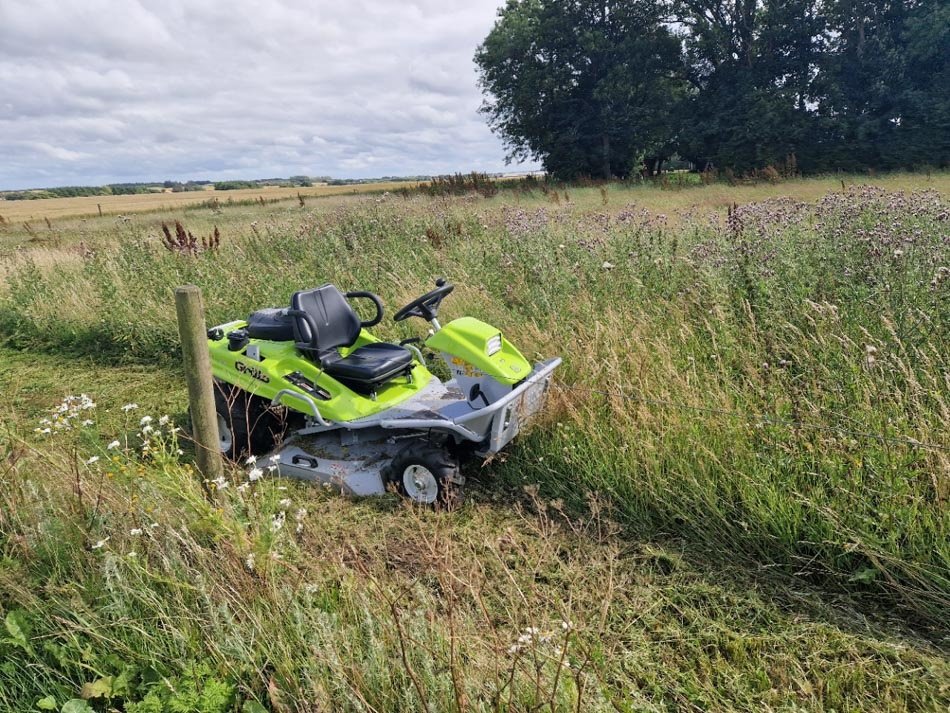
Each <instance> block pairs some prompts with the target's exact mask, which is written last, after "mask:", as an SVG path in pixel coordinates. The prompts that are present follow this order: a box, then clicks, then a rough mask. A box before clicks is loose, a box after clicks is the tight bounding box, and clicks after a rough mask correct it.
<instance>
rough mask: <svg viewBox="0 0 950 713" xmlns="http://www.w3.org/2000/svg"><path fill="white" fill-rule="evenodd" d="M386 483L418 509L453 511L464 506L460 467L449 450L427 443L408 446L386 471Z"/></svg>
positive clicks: (415, 443) (462, 479)
mask: <svg viewBox="0 0 950 713" xmlns="http://www.w3.org/2000/svg"><path fill="white" fill-rule="evenodd" d="M385 476H386V481H387V482H388V483H390V484H391V485H392V486H393V487H394V488H395V489H396V491H397V492H398V493H399V494H400V495H402V496H403V497H405V498H408V499H409V500H411V501H412V502H413V503H416V504H418V505H428V506H432V507H444V508H447V509H452V508H455V507H457V506H458V505H460V504H461V502H462V483H463V482H464V478H462V476H461V475H460V473H459V464H458V460H456V459H455V458H454V457H453V456H452V455H451V454H450V453H449V452H448V451H447V450H446V449H445V448H443V447H441V446H438V445H436V444H434V443H428V442H424V441H419V442H414V443H410V444H409V445H407V446H406V447H405V448H403V449H402V450H401V451H399V453H397V454H396V457H395V458H393V460H392V462H391V463H390V464H389V466H388V467H387V468H386V473H385Z"/></svg>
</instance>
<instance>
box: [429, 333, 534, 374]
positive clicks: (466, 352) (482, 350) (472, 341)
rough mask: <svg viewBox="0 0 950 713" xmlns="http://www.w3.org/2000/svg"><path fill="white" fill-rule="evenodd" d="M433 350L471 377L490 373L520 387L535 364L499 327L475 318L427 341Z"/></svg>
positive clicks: (434, 335) (436, 334)
mask: <svg viewBox="0 0 950 713" xmlns="http://www.w3.org/2000/svg"><path fill="white" fill-rule="evenodd" d="M426 346H427V347H429V348H430V349H434V350H436V351H440V352H443V353H445V354H447V355H449V358H450V361H451V363H452V365H453V366H454V367H457V368H459V369H460V370H461V371H463V372H465V373H466V375H467V376H475V377H477V376H480V374H479V373H478V372H481V373H483V374H487V375H488V376H491V377H492V378H494V379H496V380H497V381H499V382H501V383H502V384H511V385H514V384H517V383H518V382H519V381H521V380H522V379H524V378H525V377H526V376H528V374H530V373H531V364H530V363H529V362H528V360H527V359H525V358H524V357H523V356H522V355H521V352H519V351H518V350H517V349H515V348H514V346H512V345H511V343H510V342H509V341H508V340H507V339H505V338H504V336H502V333H501V331H500V330H499V329H498V328H497V327H493V326H491V325H490V324H486V323H485V322H482V321H480V320H477V319H475V318H473V317H460V318H459V319H455V320H453V321H451V322H449V323H448V324H446V325H445V326H444V327H442V329H440V330H439V331H438V332H436V333H435V334H433V335H432V336H431V337H429V338H428V339H427V340H426Z"/></svg>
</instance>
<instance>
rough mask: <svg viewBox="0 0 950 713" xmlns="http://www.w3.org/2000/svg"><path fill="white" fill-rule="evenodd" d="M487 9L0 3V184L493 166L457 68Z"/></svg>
mask: <svg viewBox="0 0 950 713" xmlns="http://www.w3.org/2000/svg"><path fill="white" fill-rule="evenodd" d="M501 4H502V0H414V1H407V0H396V1H394V0H336V1H331V0H253V1H251V0H227V1H224V0H191V1H186V0H160V1H159V0H0V189H9V188H27V187H41V186H60V185H77V184H101V183H114V182H123V181H140V180H165V179H172V180H185V179H190V178H193V179H202V178H204V179H226V178H267V177H274V176H290V175H295V174H307V175H332V176H336V177H373V176H383V175H408V174H435V173H450V172H454V171H469V170H472V169H478V170H483V171H498V170H505V164H504V153H505V152H504V149H503V148H502V145H501V142H500V141H499V140H498V139H497V138H496V137H494V136H493V135H492V134H491V133H490V132H489V130H488V128H487V127H486V125H485V122H484V119H483V118H482V117H481V116H480V115H479V114H478V113H477V110H478V107H479V104H480V102H481V95H480V93H479V91H478V87H477V85H476V73H475V67H474V64H473V62H472V56H473V55H474V53H475V48H476V47H477V46H478V44H479V42H481V40H482V39H484V37H485V35H486V34H487V33H488V31H489V29H490V28H491V26H492V23H493V22H494V19H495V12H496V9H497V8H498V7H499V6H500V5H501ZM507 170H513V169H512V168H508V169H507Z"/></svg>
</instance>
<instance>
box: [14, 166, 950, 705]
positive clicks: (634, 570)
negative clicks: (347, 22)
mask: <svg viewBox="0 0 950 713" xmlns="http://www.w3.org/2000/svg"><path fill="white" fill-rule="evenodd" d="M374 187H378V184H377V186H374ZM347 188H349V187H347ZM291 190H292V191H294V192H293V194H292V196H291V198H290V199H288V200H287V201H286V202H282V203H268V204H265V205H232V206H226V205H219V206H218V207H217V208H211V207H189V206H179V207H176V208H174V209H171V210H167V211H163V212H160V213H159V212H143V213H134V212H133V211H132V210H131V209H128V210H125V211H124V212H123V215H122V216H121V217H118V216H106V217H103V218H99V217H98V216H88V217H73V218H62V219H56V220H54V219H52V218H51V220H50V224H49V225H47V224H46V223H45V222H37V221H36V220H33V221H32V222H30V225H29V227H28V228H27V227H25V226H24V225H23V224H22V223H23V222H29V221H23V220H21V219H20V218H17V219H16V220H15V221H14V220H7V222H6V223H5V224H3V225H0V276H2V278H3V281H2V284H0V393H3V394H4V395H5V399H4V403H3V405H2V406H0V618H2V619H3V626H2V627H0V710H10V711H21V710H40V709H45V710H60V708H61V707H62V706H63V705H64V704H66V703H67V701H70V700H71V699H72V700H74V703H73V704H72V706H73V707H72V710H74V711H88V710H93V711H113V710H114V711H129V712H130V713H146V712H151V711H161V710H189V711H190V710H199V711H206V712H211V711H242V712H243V713H258V712H259V711H262V710H263V711H267V710H273V711H295V710H301V711H302V710H359V711H374V710H375V711H396V710H424V709H429V710H433V711H435V710H439V711H442V710H449V711H452V710H457V711H480V710H511V711H522V710H550V711H560V710H564V711H574V710H583V711H607V710H621V711H627V710H629V711H634V710H648V711H681V710H682V711H690V710H695V711H705V710H742V711H759V710H775V711H795V710H810V711H811V710H829V711H830V710H835V711H858V710H867V711H931V710H933V711H938V710H946V709H947V707H948V705H950V660H948V654H950V628H948V625H947V622H946V612H947V611H948V607H950V507H948V502H950V349H948V344H950V175H948V174H942V173H935V174H933V175H929V176H927V175H894V176H885V177H881V178H875V179H868V178H860V177H853V176H844V177H841V178H838V177H835V178H828V179H814V180H796V181H789V182H785V183H780V184H777V185H768V184H760V185H754V186H728V185H722V184H713V185H710V186H702V187H694V188H686V189H682V190H662V189H661V188H659V187H653V186H629V185H620V184H617V185H609V186H604V187H597V186H593V187H586V188H584V187H574V186H567V187H563V186H561V187H557V188H554V187H544V188H543V190H542V189H541V188H535V189H534V190H531V191H524V190H520V191H514V190H512V191H507V190H506V191H501V192H499V193H498V195H496V196H494V197H492V198H483V197H480V196H477V195H467V196H459V197H448V198H430V197H423V196H413V197H409V198H406V197H402V196H398V195H394V194H390V195H382V194H373V195H366V196H356V197H352V196H346V197H341V196H329V197H325V198H320V199H313V200H308V201H307V202H306V203H305V205H304V206H300V205H299V204H298V201H297V199H296V193H295V189H291ZM229 193H234V194H236V193H238V192H237V191H234V192H229ZM253 193H259V192H257V191H254V192H253ZM176 195H179V194H176ZM181 195H188V194H181ZM129 198H133V199H134V198H137V196H131V197H129ZM74 200H87V199H74ZM88 200H92V201H93V207H94V204H95V202H101V201H102V199H101V198H94V199H88ZM51 202H53V199H51V200H46V201H33V202H31V203H33V204H43V203H51ZM733 205H735V206H736V207H735V208H733V207H732V206H733ZM104 208H105V206H104ZM4 210H6V206H5V205H4V204H2V203H0V213H3V212H4ZM126 213H127V214H126ZM5 217H7V218H9V217H10V216H5ZM176 220H177V221H180V222H181V224H182V226H183V228H184V229H185V230H187V231H192V232H193V234H194V235H195V236H196V237H198V238H199V243H200V238H202V237H204V238H207V237H209V236H210V235H212V233H213V231H214V230H215V229H217V230H218V232H219V235H220V244H219V245H218V246H217V247H216V248H214V249H208V250H204V251H201V250H198V251H196V252H182V251H176V250H173V249H168V248H167V247H166V246H165V245H163V242H162V240H161V234H162V233H161V226H162V223H163V222H164V223H166V225H170V226H171V225H173V224H174V222H175V221H176ZM439 275H445V276H446V277H448V278H449V279H450V280H451V281H452V282H453V283H455V285H456V290H455V292H454V293H453V294H452V295H451V296H450V297H449V298H448V299H447V300H446V302H445V303H444V305H443V314H444V317H445V320H446V321H447V320H448V319H451V318H453V317H457V316H461V315H473V316H476V317H479V318H481V319H484V320H485V321H488V322H490V323H493V324H495V325H497V326H499V327H500V328H502V329H503V330H504V332H505V334H506V335H507V336H508V337H509V338H510V339H511V340H512V341H513V342H514V343H515V344H517V345H519V346H520V347H522V349H523V350H524V351H525V355H526V356H527V357H528V358H529V359H537V358H541V357H547V356H553V355H560V356H562V357H563V358H564V365H563V367H562V368H561V369H560V370H559V372H558V374H557V378H558V385H557V387H556V388H555V389H554V393H553V394H552V399H551V403H550V408H549V409H548V411H547V412H546V413H545V415H544V417H543V419H542V420H541V422H540V423H539V424H538V425H537V427H536V428H535V429H534V430H533V431H532V432H531V433H529V434H527V435H526V437H524V438H522V439H520V440H519V441H518V442H517V443H516V444H515V445H514V447H513V448H512V449H511V450H510V451H509V452H507V453H506V454H505V456H506V457H505V458H503V459H499V460H497V461H495V462H492V463H490V464H488V465H487V466H486V467H485V468H482V469H477V470H475V471H473V472H470V473H468V474H467V475H468V476H469V480H470V482H471V483H472V485H471V486H470V487H469V488H468V501H467V503H466V504H465V505H464V506H463V507H462V508H461V509H460V510H459V511H457V512H453V513H444V512H429V511H418V510H414V509H412V508H409V507H406V506H404V505H403V504H402V503H400V502H399V501H398V500H397V499H396V498H395V497H394V496H387V497H383V498H378V499H368V500H363V501H355V502H354V501H350V500H347V499H344V498H341V497H339V496H337V495H334V494H333V493H329V492H324V491H322V490H320V489H315V488H313V487H311V486H307V485H305V484H301V483H297V482H292V481H280V480H276V479H269V478H264V479H261V480H259V481H256V482H253V483H250V482H248V480H247V476H246V473H245V472H244V470H243V469H241V468H238V467H235V468H233V469H232V471H231V472H230V473H229V481H228V485H227V487H225V488H223V489H220V490H218V491H217V492H216V494H215V498H214V501H213V502H208V501H207V500H206V499H205V498H204V496H203V493H202V487H201V483H200V482H199V480H198V477H197V476H196V474H195V472H194V471H193V468H192V465H191V462H192V461H191V452H190V449H189V446H188V442H187V438H186V437H185V435H184V432H181V431H178V432H176V431H175V430H174V429H175V428H176V427H187V416H186V414H185V407H186V395H185V390H184V382H183V379H182V377H181V374H180V368H179V364H178V354H179V352H178V345H177V332H176V326H175V321H174V305H173V301H172V295H171V290H172V288H173V287H175V286H177V285H179V284H184V283H194V284H198V285H199V286H201V287H202V289H203V291H204V295H205V303H206V307H207V310H208V320H209V324H215V323H218V322H223V321H225V320H227V319H231V318H235V317H240V316H244V315H246V314H247V313H248V312H250V311H252V310H253V309H256V308H259V307H264V306H276V305H284V304H286V303H287V301H288V299H289V297H290V294H291V293H292V292H293V291H294V290H296V289H300V288H303V287H308V286H313V285H316V284H319V283H321V282H324V281H331V282H334V283H335V284H338V285H339V286H340V287H341V288H344V289H367V290H372V291H374V292H377V293H379V294H380V295H381V296H382V298H383V300H384V302H385V304H386V306H387V311H388V313H389V314H391V313H392V311H393V310H394V309H396V308H398V307H399V306H401V305H402V304H405V303H406V302H408V301H409V300H410V299H412V298H413V297H416V296H417V295H419V294H421V293H422V292H424V291H426V290H427V289H429V288H430V286H431V284H432V281H433V279H434V278H435V277H437V276H439ZM441 316H442V315H440V317H441ZM374 331H375V332H376V333H377V334H379V335H380V336H382V337H384V338H388V339H392V340H399V339H401V338H404V337H408V336H412V335H415V334H420V333H421V331H422V328H421V326H420V325H419V324H413V322H412V321H408V322H404V323H400V324H394V323H393V322H392V321H391V320H389V319H388V318H387V319H386V320H384V322H383V323H381V324H380V325H379V327H378V328H376V329H375V330H374ZM81 394H86V395H87V397H86V398H85V399H83V398H82V397H81V396H80V395H81ZM92 402H94V405H90V404H91V403H92ZM165 417H167V418H165ZM146 427H147V428H146ZM179 449H180V450H181V452H180V453H179ZM38 706H39V707H38ZM44 706H45V708H44Z"/></svg>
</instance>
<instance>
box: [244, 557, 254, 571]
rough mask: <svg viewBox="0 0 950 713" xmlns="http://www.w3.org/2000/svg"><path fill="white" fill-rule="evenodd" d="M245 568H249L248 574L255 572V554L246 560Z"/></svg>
mask: <svg viewBox="0 0 950 713" xmlns="http://www.w3.org/2000/svg"><path fill="white" fill-rule="evenodd" d="M244 566H245V567H247V571H248V572H253V571H254V553H253V552H252V553H251V554H249V555H248V556H247V559H245V560H244Z"/></svg>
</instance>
